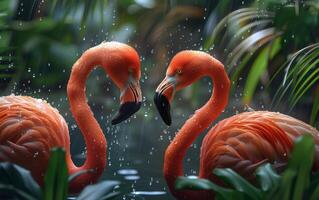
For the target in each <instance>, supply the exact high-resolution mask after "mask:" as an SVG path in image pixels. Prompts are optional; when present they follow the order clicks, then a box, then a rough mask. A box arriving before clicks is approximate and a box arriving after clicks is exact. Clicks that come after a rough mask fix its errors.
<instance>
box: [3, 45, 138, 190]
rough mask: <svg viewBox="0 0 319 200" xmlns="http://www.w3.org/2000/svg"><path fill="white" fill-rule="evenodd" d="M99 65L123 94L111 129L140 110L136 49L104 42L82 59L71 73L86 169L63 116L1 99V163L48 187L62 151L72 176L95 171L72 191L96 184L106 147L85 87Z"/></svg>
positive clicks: (29, 101) (36, 102)
mask: <svg viewBox="0 0 319 200" xmlns="http://www.w3.org/2000/svg"><path fill="white" fill-rule="evenodd" d="M98 65H100V66H101V67H103V69H104V70H105V72H106V73H107V74H108V75H109V77H110V78H111V79H112V81H113V82H114V83H115V85H116V86H117V87H118V88H119V89H120V91H121V96H120V108H119V112H118V113H117V115H116V116H115V117H114V118H113V120H112V124H117V123H120V122H121V121H123V120H125V119H127V118H128V117H129V116H131V115H132V114H133V113H135V112H136V111H137V110H138V109H139V108H140V105H141V90H140V86H139V79H140V75H141V72H140V61H139V56H138V54H137V52H136V51H135V50H134V49H133V48H132V47H130V46H128V45H125V44H122V43H118V42H104V43H102V44H100V45H98V46H95V47H93V48H90V49H88V50H87V51H85V52H84V53H83V55H82V56H81V57H80V58H79V59H78V60H77V61H76V63H75V64H74V65H73V67H72V72H71V76H70V79H69V82H68V86H67V94H68V98H69V102H70V107H71V112H72V114H73V116H74V118H75V120H76V122H77V124H78V126H79V128H80V130H81V132H82V134H83V136H84V140H85V143H86V147H87V159H86V161H85V163H84V164H83V165H82V166H80V167H77V166H75V165H74V163H73V161H72V159H71V154H70V138H69V131H68V127H67V124H66V122H65V120H64V118H63V117H62V116H61V115H60V114H59V112H58V111H57V110H56V109H55V108H53V107H51V106H50V105H49V104H48V103H47V102H45V101H43V100H40V99H34V98H32V97H28V96H14V95H11V96H5V97H1V98H0V161H10V162H13V163H16V164H19V165H21V166H23V167H25V168H26V169H29V170H30V171H31V174H32V176H33V177H34V178H35V179H36V180H37V182H39V183H40V184H43V176H44V173H45V171H46V168H47V165H48V159H49V157H50V149H51V148H52V147H63V148H65V150H66V162H67V167H68V171H69V174H74V173H76V172H78V171H80V170H88V169H92V170H93V172H92V173H85V174H83V175H81V176H79V177H77V178H76V179H75V180H74V181H72V182H71V184H70V191H73V192H78V191H80V190H81V189H82V188H83V187H84V186H86V185H88V184H90V183H94V182H96V181H97V179H98V178H99V177H100V176H101V174H102V172H103V170H104V167H105V165H106V147H107V144H106V140H105V136H104V134H103V132H102V130H101V128H100V126H99V124H98V123H97V121H96V119H95V118H94V115H93V113H92V111H91V109H90V107H89V106H88V104H87V99H86V95H85V82H86V79H87V77H88V75H89V74H90V72H91V71H92V70H93V68H94V67H96V66H98Z"/></svg>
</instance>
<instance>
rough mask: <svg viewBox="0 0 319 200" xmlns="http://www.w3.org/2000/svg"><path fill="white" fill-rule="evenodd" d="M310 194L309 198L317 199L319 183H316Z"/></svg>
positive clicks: (318, 196)
mask: <svg viewBox="0 0 319 200" xmlns="http://www.w3.org/2000/svg"><path fill="white" fill-rule="evenodd" d="M309 196H310V200H317V199H319V184H318V185H317V187H316V188H315V190H314V191H313V192H312V194H311V195H309Z"/></svg>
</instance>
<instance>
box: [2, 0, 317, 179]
mask: <svg viewBox="0 0 319 200" xmlns="http://www.w3.org/2000/svg"><path fill="white" fill-rule="evenodd" d="M318 12H319V1H318V0H303V1H301V0H263V1H262V0H242V1H234V0H233V1H232V0H223V1H211V0H163V1H162V0H121V1H119V0H118V1H116V0H52V1H48V0H0V89H1V90H0V91H1V95H9V94H11V93H14V94H22V95H30V96H33V97H37V98H44V99H46V100H47V101H48V102H50V103H51V104H52V105H53V106H54V107H57V108H58V110H59V111H60V112H61V114H62V115H63V116H64V117H65V118H66V121H67V122H68V123H69V128H70V133H71V137H72V138H71V140H72V143H71V149H72V152H74V153H75V154H78V155H79V156H78V157H79V158H82V159H83V152H85V149H84V150H83V149H81V148H79V146H84V144H83V139H82V138H81V136H80V135H79V134H75V133H78V131H79V130H78V129H77V126H76V124H75V122H74V120H73V119H72V117H71V114H70V112H69V109H68V108H69V106H68V102H67V98H66V84H67V80H68V77H69V74H70V70H71V67H72V65H73V63H74V62H75V61H76V59H77V58H78V57H80V55H81V54H82V52H83V51H85V50H86V49H87V48H89V47H92V46H94V45H97V44H99V43H101V42H102V41H111V40H116V41H120V42H124V43H128V44H130V45H132V46H133V47H134V48H136V49H137V51H138V52H139V54H140V56H141V63H142V79H141V85H142V90H143V97H144V98H143V106H142V108H141V111H140V112H138V113H137V114H136V115H135V116H134V117H132V118H131V119H130V120H128V123H124V124H122V125H120V126H115V127H109V124H110V123H109V119H110V116H111V115H112V114H113V113H114V112H115V110H116V109H117V105H118V96H119V92H118V91H117V90H116V88H115V87H113V85H112V83H111V82H110V80H109V79H107V77H105V75H104V72H103V71H102V70H100V69H97V70H94V72H93V73H92V75H91V76H90V78H89V80H88V81H87V88H88V89H87V95H88V99H89V103H90V105H91V107H92V109H93V111H94V113H95V116H96V117H97V119H98V121H99V122H100V124H101V126H102V128H103V130H106V131H105V132H110V133H111V134H110V135H109V136H107V137H109V138H108V139H109V140H110V141H111V142H110V144H109V152H110V154H111V156H110V157H109V163H111V164H109V166H110V167H114V168H119V167H122V166H129V165H130V162H129V161H127V160H126V159H128V158H129V157H132V159H131V161H132V162H133V163H134V165H135V166H137V165H138V164H140V163H143V162H146V163H148V164H150V165H152V162H153V164H154V163H155V164H154V166H156V167H158V166H160V165H161V162H162V157H163V150H164V149H165V147H166V146H167V144H168V143H169V141H170V140H171V138H172V137H173V136H174V133H175V131H176V130H177V128H178V127H180V126H181V124H183V122H184V121H185V119H186V118H187V117H188V116H189V115H190V114H191V113H193V111H194V110H195V109H197V108H198V107H200V106H201V105H202V104H203V103H204V102H205V101H207V100H208V98H209V96H210V94H211V92H212V88H211V87H212V85H211V81H210V80H209V79H207V78H205V79H203V80H201V81H199V82H197V83H196V84H194V85H192V86H191V87H189V88H187V89H185V90H183V91H182V92H180V93H178V94H177V98H176V99H175V101H174V103H173V107H174V108H173V110H174V113H173V118H174V119H175V122H174V123H173V126H172V127H170V128H168V127H166V126H165V125H164V124H163V123H162V122H161V121H160V120H159V118H158V115H157V112H156V111H155V107H153V103H152V99H153V95H154V89H155V87H156V86H157V84H158V83H159V82H160V81H161V79H162V78H163V77H164V74H165V70H166V67H167V64H168V62H169V61H170V59H171V58H172V56H174V55H175V54H176V53H177V52H178V51H180V50H184V49H193V50H203V51H207V52H209V53H210V54H211V55H214V56H215V57H216V58H217V59H219V60H221V61H222V62H223V63H224V65H225V68H226V69H227V71H228V74H229V76H230V77H231V79H232V91H231V94H230V102H229V105H228V107H227V109H226V110H225V112H224V113H223V115H222V116H221V118H224V117H226V116H230V115H234V114H236V113H238V112H242V111H243V110H244V108H243V107H244V106H245V105H248V106H250V107H252V108H253V109H256V110H266V109H267V110H272V111H280V112H283V113H285V114H289V115H292V116H294V117H297V118H299V119H301V120H303V121H305V122H308V123H311V124H312V125H314V126H316V127H319V122H318V112H319V64H318V63H319V24H318V23H319V15H318ZM112 97H114V98H112ZM104 113H111V114H106V115H104ZM221 118H220V119H221ZM130 124H131V125H130ZM154 127H157V128H158V130H159V131H158V133H154V134H149V132H152V131H153V130H154ZM156 130H157V129H156ZM119 132H130V134H118V133H119ZM153 132H154V131H153ZM153 132H152V133H153ZM123 142H124V143H125V144H123ZM200 143H201V137H200V138H199V139H198V140H197V141H196V142H195V143H194V145H193V146H192V149H190V151H189V153H188V158H186V159H185V162H187V166H186V170H185V171H186V173H188V174H196V171H197V169H198V151H199V148H198V146H200V145H199V144H200ZM111 148H113V149H111ZM127 149H133V150H132V151H127ZM116 150H117V151H118V152H117V153H114V152H116ZM119 152H120V153H119ZM145 152H148V153H147V155H144V154H145ZM112 153H113V154H112ZM133 154H134V155H133ZM135 154H136V155H135ZM81 155H82V157H81ZM112 155H113V156H112ZM142 157H143V158H142ZM153 158H161V159H155V160H154V159H153ZM82 161H83V160H82ZM112 161H113V162H112ZM114 161H115V162H114ZM79 162H81V159H80V161H79ZM143 170H144V172H145V174H152V175H154V176H156V175H158V176H159V177H161V171H160V168H158V169H156V170H155V169H154V168H152V167H144V169H143ZM152 170H153V171H152Z"/></svg>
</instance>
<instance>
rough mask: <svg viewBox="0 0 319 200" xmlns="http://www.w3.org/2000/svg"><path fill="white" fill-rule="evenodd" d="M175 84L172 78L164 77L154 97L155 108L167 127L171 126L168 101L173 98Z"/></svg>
mask: <svg viewBox="0 0 319 200" xmlns="http://www.w3.org/2000/svg"><path fill="white" fill-rule="evenodd" d="M175 83H176V81H175V78H174V77H170V76H166V77H165V79H164V80H163V81H162V82H161V84H160V85H159V86H158V88H157V89H156V92H155V96H154V103H155V105H156V108H157V110H158V112H159V114H160V115H161V117H162V119H163V121H164V122H165V124H167V125H168V126H169V125H171V124H172V118H171V113H170V110H171V106H170V101H172V99H173V97H174V93H175Z"/></svg>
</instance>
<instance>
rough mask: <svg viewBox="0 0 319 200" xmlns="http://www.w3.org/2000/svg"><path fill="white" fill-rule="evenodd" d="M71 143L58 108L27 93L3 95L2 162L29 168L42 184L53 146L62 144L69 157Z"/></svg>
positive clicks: (0, 123)
mask: <svg viewBox="0 0 319 200" xmlns="http://www.w3.org/2000/svg"><path fill="white" fill-rule="evenodd" d="M69 145H70V141H69V131H68V127H67V124H66V122H65V120H64V118H63V117H62V116H61V115H60V114H59V112H58V110H57V109H55V108H53V107H52V106H50V105H49V104H48V103H46V102H45V101H43V100H41V99H34V98H32V97H27V96H14V95H11V96H5V97H1V98H0V161H9V162H12V163H16V164H18V165H21V166H23V167H25V168H26V169H29V170H30V171H31V173H32V176H33V177H34V178H35V179H36V180H37V181H38V182H39V183H42V182H43V176H44V173H45V170H46V168H47V163H48V159H49V157H50V149H51V148H52V147H63V148H65V149H66V155H67V156H70V151H69V150H70V148H69ZM40 163H41V164H40Z"/></svg>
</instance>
